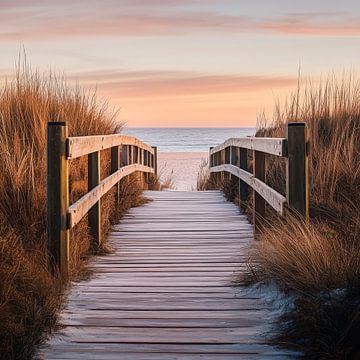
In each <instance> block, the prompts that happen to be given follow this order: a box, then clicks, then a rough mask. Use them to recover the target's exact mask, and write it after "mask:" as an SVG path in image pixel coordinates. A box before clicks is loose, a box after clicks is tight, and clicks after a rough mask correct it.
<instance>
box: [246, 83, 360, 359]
mask: <svg viewBox="0 0 360 360" xmlns="http://www.w3.org/2000/svg"><path fill="white" fill-rule="evenodd" d="M291 121H304V122H306V123H307V126H308V131H309V137H310V142H311V154H310V159H309V160H310V164H309V166H310V217H311V220H310V223H306V222H304V221H303V220H302V219H299V218H297V217H296V216H288V217H286V218H278V217H274V218H272V219H271V222H270V223H269V225H268V226H266V227H265V229H264V230H263V232H262V234H261V235H260V241H259V243H258V245H257V246H256V248H255V250H254V252H253V253H252V254H251V258H252V259H253V260H254V262H253V263H252V264H251V271H250V274H251V275H250V277H252V281H260V282H275V283H277V285H278V286H279V288H281V289H282V290H283V291H285V292H289V293H290V294H292V295H293V296H294V298H295V302H294V308H293V309H291V310H289V311H288V312H286V313H285V314H284V315H283V316H282V317H281V318H280V319H279V330H280V331H279V333H278V335H277V337H276V339H275V342H276V343H280V344H282V345H285V346H290V347H294V348H296V349H301V350H302V351H303V352H304V358H306V359H357V358H360V347H359V345H358V343H357V342H355V341H354V339H355V338H356V337H357V336H358V334H359V333H360V291H359V289H360V243H359V240H360V84H359V83H358V82H357V81H355V79H354V78H352V77H350V78H346V77H344V78H342V79H340V80H339V79H337V78H335V77H333V76H331V77H329V78H328V79H327V80H326V81H324V82H321V83H320V84H319V85H316V86H315V85H314V84H308V85H305V86H304V87H303V88H299V89H298V91H297V92H296V93H295V94H294V95H293V96H292V97H291V98H290V101H289V102H288V103H287V104H285V105H284V106H279V105H278V106H277V108H276V111H275V113H274V118H273V119H272V120H270V121H269V120H268V119H266V118H265V117H263V118H262V119H261V121H260V124H259V129H258V131H257V136H270V137H283V136H284V133H285V127H286V124H287V122H291ZM267 183H268V184H270V185H271V186H272V187H274V188H275V189H277V190H278V191H280V192H284V189H285V163H284V161H283V160H282V159H279V158H275V157H270V159H269V160H268V163H267Z"/></svg>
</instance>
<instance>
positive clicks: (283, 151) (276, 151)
mask: <svg viewBox="0 0 360 360" xmlns="http://www.w3.org/2000/svg"><path fill="white" fill-rule="evenodd" d="M230 146H235V147H240V148H244V149H248V150H256V151H262V152H264V153H267V154H271V155H277V156H286V155H287V140H286V139H285V138H266V137H243V138H230V139H227V140H226V141H225V142H223V143H222V144H220V145H218V146H215V147H214V148H213V149H211V150H210V154H215V153H217V152H219V151H222V150H224V149H226V148H228V147H230Z"/></svg>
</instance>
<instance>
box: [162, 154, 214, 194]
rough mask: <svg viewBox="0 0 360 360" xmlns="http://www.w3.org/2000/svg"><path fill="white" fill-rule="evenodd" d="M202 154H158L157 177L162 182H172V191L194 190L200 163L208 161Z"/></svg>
mask: <svg viewBox="0 0 360 360" xmlns="http://www.w3.org/2000/svg"><path fill="white" fill-rule="evenodd" d="M208 157H209V154H208V153H203V152H159V153H158V161H159V175H160V177H161V180H162V181H163V182H166V181H167V179H169V178H170V179H171V180H172V181H173V190H182V191H191V190H196V179H197V174H198V171H199V169H200V165H201V161H204V160H206V161H207V159H208Z"/></svg>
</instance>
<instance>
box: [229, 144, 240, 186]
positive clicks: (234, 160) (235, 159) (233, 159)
mask: <svg viewBox="0 0 360 360" xmlns="http://www.w3.org/2000/svg"><path fill="white" fill-rule="evenodd" d="M237 162H238V157H237V147H236V146H230V164H231V165H235V166H236V164H237ZM233 179H236V177H235V176H233V175H232V174H230V180H233Z"/></svg>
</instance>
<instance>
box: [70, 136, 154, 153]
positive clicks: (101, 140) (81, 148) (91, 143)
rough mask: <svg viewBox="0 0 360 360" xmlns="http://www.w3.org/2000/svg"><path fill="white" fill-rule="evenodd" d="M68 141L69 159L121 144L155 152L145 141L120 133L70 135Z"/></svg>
mask: <svg viewBox="0 0 360 360" xmlns="http://www.w3.org/2000/svg"><path fill="white" fill-rule="evenodd" d="M67 143H68V153H67V157H68V159H76V158H78V157H80V156H84V155H87V154H90V153H92V152H95V151H101V150H105V149H109V148H111V147H114V146H120V145H132V146H138V147H140V148H142V149H144V150H146V151H149V152H150V153H151V154H154V150H153V148H152V147H151V146H149V145H147V144H145V143H143V142H142V141H140V140H138V139H137V138H135V137H133V136H127V135H120V134H114V135H93V136H79V137H69V138H68V140H67Z"/></svg>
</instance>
